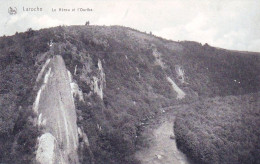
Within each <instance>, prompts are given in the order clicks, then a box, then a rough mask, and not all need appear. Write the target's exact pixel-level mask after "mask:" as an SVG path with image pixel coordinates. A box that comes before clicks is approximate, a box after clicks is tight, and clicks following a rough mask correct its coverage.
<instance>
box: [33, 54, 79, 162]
mask: <svg viewBox="0 0 260 164" xmlns="http://www.w3.org/2000/svg"><path fill="white" fill-rule="evenodd" d="M48 69H49V70H50V71H48V72H47V73H45V78H44V83H43V86H42V87H41V92H40V93H38V95H37V100H36V101H37V102H36V104H37V106H36V108H37V109H35V110H36V111H37V113H38V115H39V119H38V125H39V124H40V125H41V126H42V127H43V132H44V134H49V135H44V134H43V135H42V136H41V137H40V139H39V146H38V150H37V155H36V160H37V161H38V162H40V163H44V162H46V159H48V160H49V161H48V163H50V164H51V163H53V164H69V163H70V164H75V163H79V162H78V156H77V148H78V133H77V124H76V119H77V117H76V111H75V105H74V98H73V95H72V92H71V87H70V78H69V75H68V72H67V69H66V67H65V63H64V61H63V59H62V57H61V56H54V57H53V58H52V59H51V61H50V62H49V64H48ZM43 136H44V137H43ZM46 136H49V137H46ZM41 142H42V143H46V142H50V143H49V144H54V145H55V146H54V148H52V149H51V150H50V149H49V148H48V147H44V145H43V144H41ZM46 152H49V153H46Z"/></svg>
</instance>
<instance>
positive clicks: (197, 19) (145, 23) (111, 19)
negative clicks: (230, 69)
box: [0, 0, 260, 52]
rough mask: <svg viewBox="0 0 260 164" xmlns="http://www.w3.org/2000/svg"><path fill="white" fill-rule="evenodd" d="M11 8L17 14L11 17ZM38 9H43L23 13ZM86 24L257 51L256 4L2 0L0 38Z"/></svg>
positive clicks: (247, 0)
mask: <svg viewBox="0 0 260 164" xmlns="http://www.w3.org/2000/svg"><path fill="white" fill-rule="evenodd" d="M9 7H12V8H13V9H17V14H14V15H10V14H9V13H8V9H9ZM36 7H38V8H42V11H26V9H27V8H36ZM59 8H63V9H70V11H67V12H65V11H63V12H61V11H57V10H59ZM78 8H83V9H87V8H89V9H92V11H77V10H78ZM54 9H56V12H54V11H53V10H54ZM72 9H76V11H72ZM24 10H25V11H24ZM86 21H90V24H91V25H107V26H108V25H123V26H128V27H132V28H135V29H137V30H140V31H143V32H144V31H146V32H150V31H151V32H152V33H153V34H155V35H157V36H160V37H163V38H166V39H170V40H174V41H183V40H189V41H197V42H200V43H202V44H205V43H208V44H210V45H212V46H215V47H221V48H225V49H231V50H242V51H255V52H260V30H259V29H260V0H217V1H216V0H164V1H162V0H117V1H115V0H74V1H72V0H70V1H69V0H65V1H64V0H52V1H49V0H26V1H24V0H8V1H7V0H0V36H3V35H13V34H15V32H23V31H26V30H27V29H28V28H32V29H34V30H38V29H41V28H48V27H53V26H58V25H84V24H85V22H86Z"/></svg>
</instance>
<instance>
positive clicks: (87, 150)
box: [0, 26, 260, 163]
mask: <svg viewBox="0 0 260 164" xmlns="http://www.w3.org/2000/svg"><path fill="white" fill-rule="evenodd" d="M55 56H60V57H61V58H62V60H61V61H60V62H61V63H63V60H64V63H65V66H66V69H67V70H68V72H70V76H71V77H70V78H71V79H73V82H71V83H72V84H71V86H72V87H71V90H72V91H73V93H74V92H75V93H74V94H73V96H74V101H75V102H74V103H75V104H74V105H75V109H76V114H77V126H78V127H79V129H81V131H82V133H81V136H80V135H79V146H78V149H79V154H78V155H79V161H80V162H82V163H88V162H89V163H138V161H136V160H135V159H134V158H133V154H134V152H135V151H136V149H137V145H138V144H139V143H140V142H142V141H140V140H141V139H139V138H138V133H139V129H138V128H139V124H140V123H141V121H142V120H144V119H148V118H151V117H152V116H155V115H156V114H157V113H158V112H160V110H161V108H164V107H169V106H174V105H177V104H185V103H190V102H194V101H197V100H199V99H200V98H205V97H216V96H229V95H244V94H249V93H256V92H258V91H259V90H260V87H259V85H260V84H259V80H260V71H259V70H260V62H259V61H260V60H259V59H260V53H255V52H239V51H229V50H225V49H220V48H215V47H212V46H210V45H208V44H205V45H202V44H200V43H197V42H190V41H182V42H175V41H170V40H165V39H163V38H160V37H156V36H154V35H151V34H147V33H143V32H139V31H137V30H134V29H131V28H127V27H121V26H109V27H107V26H59V27H54V28H48V29H42V30H39V31H34V30H32V29H29V30H28V31H26V32H24V33H16V34H15V35H13V36H8V37H6V36H3V37H1V38H0V145H1V147H0V163H1V162H2V163H29V162H32V161H33V160H35V152H36V151H37V143H38V141H37V137H38V136H40V135H41V133H43V131H44V130H43V129H44V126H43V127H39V126H40V125H39V124H37V123H35V122H37V120H39V115H38V114H37V113H35V112H34V111H33V108H34V106H35V103H36V102H37V101H40V102H41V100H37V97H38V95H39V90H40V89H42V86H43V84H45V80H44V79H42V80H39V79H37V78H38V77H41V76H43V75H42V74H45V75H47V72H48V71H47V68H50V69H54V68H56V67H57V66H56V65H55V61H56V60H54V59H55V58H56V57H55ZM60 57H59V58H60ZM48 60H50V61H51V62H50V63H51V64H49V65H48V62H47V61H48ZM46 63H47V64H46ZM45 66H46V69H43V68H44V67H45ZM41 70H43V71H41ZM45 70H46V71H45ZM65 72H66V71H65ZM50 78H53V77H52V76H51V75H50ZM64 79H67V78H65V77H64ZM51 81H55V80H51ZM57 81H59V80H57ZM55 85H56V84H55ZM56 86H59V85H56ZM75 88H76V89H75ZM60 90H61V89H60ZM44 93H45V92H44ZM46 94H48V93H47V91H46ZM61 97H62V96H61ZM39 99H40V98H39ZM53 103H55V102H53ZM36 104H37V103H36ZM45 130H46V129H45ZM83 134H84V135H83ZM82 136H87V138H88V142H86V141H85V139H86V137H82ZM84 138H85V139H84ZM83 143H84V144H83ZM87 143H88V144H87Z"/></svg>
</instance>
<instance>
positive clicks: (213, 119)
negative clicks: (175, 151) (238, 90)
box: [174, 93, 260, 163]
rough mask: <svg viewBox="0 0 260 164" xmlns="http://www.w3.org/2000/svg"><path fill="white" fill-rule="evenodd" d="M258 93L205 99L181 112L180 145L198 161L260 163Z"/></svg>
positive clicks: (177, 125) (177, 127) (177, 131)
mask: <svg viewBox="0 0 260 164" xmlns="http://www.w3.org/2000/svg"><path fill="white" fill-rule="evenodd" d="M259 116H260V106H259V93H255V94H248V95H243V96H226V97H215V98H212V99H206V100H204V101H201V102H196V103H194V104H191V105H190V106H189V108H188V109H186V111H185V112H184V111H182V112H180V113H179V115H178V117H177V119H176V120H175V126H174V131H175V135H176V141H177V144H178V146H179V148H180V149H181V150H182V151H183V152H184V153H187V154H188V155H189V156H190V157H191V158H193V159H194V161H196V162H197V163H230V162H232V163H259V162H260V159H259V153H260V152H259V147H258V146H259V144H260V143H259V141H260V130H259V123H260V122H259V121H260V119H259Z"/></svg>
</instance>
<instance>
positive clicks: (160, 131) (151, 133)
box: [136, 111, 190, 164]
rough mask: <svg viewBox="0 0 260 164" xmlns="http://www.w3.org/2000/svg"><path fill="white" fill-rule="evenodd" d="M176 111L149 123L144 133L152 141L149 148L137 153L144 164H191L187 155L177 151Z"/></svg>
mask: <svg viewBox="0 0 260 164" xmlns="http://www.w3.org/2000/svg"><path fill="white" fill-rule="evenodd" d="M175 115H176V111H175V112H172V111H168V112H165V113H164V114H162V115H161V116H160V117H159V118H157V121H153V122H151V123H149V125H148V126H147V127H145V130H144V133H146V134H145V135H147V136H148V140H150V141H151V143H150V146H149V148H143V149H141V150H140V151H138V152H137V153H136V158H137V159H139V160H140V161H141V163H143V164H190V162H189V161H188V160H187V158H186V157H185V155H184V154H183V153H182V152H180V151H179V150H178V149H177V145H176V142H175V140H174V139H171V138H174V132H173V123H174V119H175Z"/></svg>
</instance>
